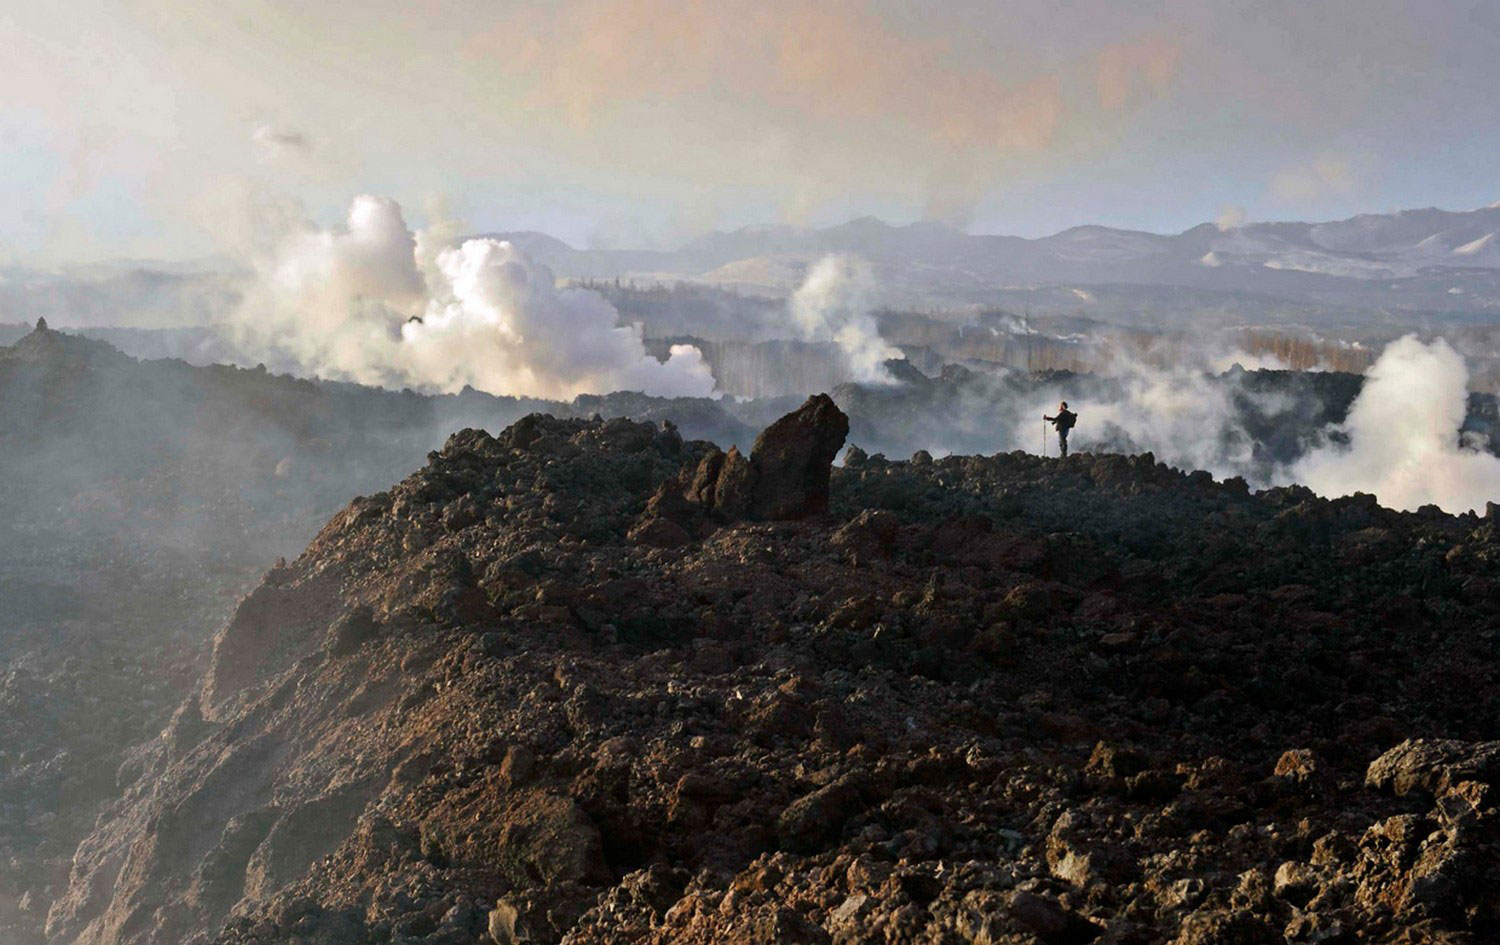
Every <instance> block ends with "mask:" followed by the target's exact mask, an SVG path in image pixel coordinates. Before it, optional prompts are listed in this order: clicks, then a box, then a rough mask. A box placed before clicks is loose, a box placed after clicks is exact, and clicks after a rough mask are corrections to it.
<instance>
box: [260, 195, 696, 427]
mask: <svg viewBox="0 0 1500 945" xmlns="http://www.w3.org/2000/svg"><path fill="white" fill-rule="evenodd" d="M441 242H442V241H441V240H440V239H435V238H434V237H433V235H432V234H423V235H421V236H419V235H418V234H415V233H413V232H412V231H411V229H410V228H409V227H408V226H407V224H406V221H405V219H404V218H403V216H402V213H401V207H400V206H399V205H398V204H397V203H396V202H395V201H393V200H390V199H389V198H385V197H375V196H368V195H367V196H361V197H358V198H356V199H355V200H354V203H353V206H352V207H351V208H350V211H349V218H348V221H347V223H346V225H345V227H343V228H341V229H338V230H317V229H306V230H304V231H302V232H299V233H297V234H295V235H294V236H292V237H291V238H289V239H287V240H285V241H284V242H283V243H282V244H281V246H280V248H279V250H278V251H277V252H276V253H275V254H274V257H273V258H272V259H271V260H270V261H269V262H268V263H266V264H264V265H263V266H262V267H261V271H260V280H259V285H258V286H257V289H256V290H255V291H254V292H252V293H251V295H250V297H249V298H247V301H246V304H245V306H244V307H243V309H242V310H241V312H240V313H239V318H238V319H237V321H236V327H237V329H238V332H239V334H240V340H241V341H242V343H245V344H246V345H247V346H248V347H250V348H252V349H260V350H263V351H267V352H274V353H278V354H283V355H288V356H290V357H291V358H293V359H295V360H296V361H297V362H298V364H299V365H300V366H301V367H302V368H303V369H304V370H305V371H307V372H309V373H313V374H317V375H320V376H324V377H330V378H336V379H341V380H353V381H359V382H361V383H369V384H382V385H387V386H393V385H398V384H400V385H409V386H414V387H421V388H428V389H438V390H444V391H454V390H457V389H459V388H461V387H463V386H464V385H466V384H467V385H471V386H473V387H475V388H478V389H480V390H485V391H488V392H490V393H495V394H509V395H514V396H532V397H549V398H563V399H566V398H571V397H575V396H577V395H578V394H581V393H608V392H610V391H615V390H636V391H642V392H644V393H647V394H655V395H659V396H663V397H676V396H707V395H708V394H710V393H712V392H713V389H714V380H713V375H712V374H711V373H710V371H709V368H708V365H707V363H706V362H705V361H704V360H703V357H702V354H701V353H700V352H699V351H698V349H697V348H695V347H692V346H689V345H675V346H673V347H672V349H671V352H670V356H669V357H668V358H667V360H666V361H659V360H657V359H656V358H654V357H652V356H651V355H650V354H648V353H647V352H646V349H645V346H644V344H643V342H642V338H641V333H640V330H639V329H638V328H636V327H635V326H632V325H621V324H620V322H619V313H618V312H617V311H615V308H614V307H613V306H612V305H610V304H609V302H608V301H606V300H605V299H604V298H603V297H602V296H600V295H599V294H598V293H596V292H592V291H589V290H586V289H561V290H560V289H558V288H557V286H556V282H555V279H554V277H553V274H552V272H551V270H549V269H548V268H547V267H546V266H543V265H540V264H537V263H535V262H533V261H531V260H530V259H529V258H527V256H526V255H525V254H524V253H522V252H521V251H520V250H518V249H516V248H515V247H514V246H511V245H510V244H509V243H505V242H500V241H497V240H489V239H480V240H468V241H466V242H465V243H464V244H463V245H462V246H459V247H457V248H453V249H441V250H437V249H435V245H434V244H437V243H441ZM424 274H425V276H424Z"/></svg>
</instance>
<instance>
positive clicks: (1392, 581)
mask: <svg viewBox="0 0 1500 945" xmlns="http://www.w3.org/2000/svg"><path fill="white" fill-rule="evenodd" d="M830 435H831V434H830ZM839 438H840V439H841V438H842V434H841V433H840V434H839ZM808 441H809V442H810V443H811V446H810V448H811V449H812V451H813V452H816V450H817V448H822V447H825V446H826V445H827V437H826V436H820V437H811V438H808ZM811 441H816V442H811ZM783 445H784V444H783ZM711 450H712V448H711V447H709V446H708V444H705V443H686V444H685V443H683V442H682V441H681V440H680V439H679V438H678V437H677V436H676V435H675V434H674V433H672V432H670V431H666V432H663V431H658V429H657V428H656V427H655V426H653V425H650V424H636V423H632V422H629V421H608V422H588V421H581V420H555V419H552V418H550V417H531V418H527V419H526V420H523V421H521V422H520V423H518V424H516V425H515V426H513V427H511V428H510V429H509V430H507V431H506V432H505V433H503V434H501V435H500V436H499V437H497V438H491V437H490V436H488V435H487V434H484V433H482V432H478V431H465V432H463V433H460V434H457V435H455V436H454V437H453V438H452V439H451V440H450V441H449V442H448V444H447V446H446V447H445V448H444V449H443V450H442V451H441V452H440V453H434V454H432V455H431V457H430V462H429V464H428V466H427V467H426V468H425V469H423V470H421V471H420V472H418V473H416V474H415V475H413V476H411V477H410V478H408V479H407V480H406V481H404V482H402V483H401V484H400V485H398V486H396V487H395V488H394V489H392V490H391V491H389V492H386V493H381V494H378V495H375V496H370V497H367V498H360V499H357V500H355V501H354V502H353V503H351V504H350V506H349V507H348V508H347V509H346V510H344V511H343V512H341V513H340V514H339V515H337V516H336V517H335V518H334V519H333V520H332V521H331V522H330V523H329V524H328V526H327V527H326V528H325V529H324V530H323V532H322V533H321V534H320V535H319V536H318V538H317V539H316V540H315V541H314V542H313V543H312V545H311V546H309V548H308V549H307V551H306V553H305V554H303V556H302V557H301V558H299V559H298V560H297V561H295V562H294V563H292V564H291V565H289V566H286V567H284V568H278V569H276V570H273V571H272V572H271V573H269V574H268V575H267V576H266V577H265V579H264V580H263V582H262V583H261V585H260V587H258V588H257V589H256V590H255V591H254V592H253V593H252V594H251V595H250V596H249V597H248V598H246V600H245V601H244V602H243V603H242V604H241V606H240V608H239V611H238V613H237V615H236V616H235V618H234V619H233V620H232V621H231V622H230V624H229V625H228V626H227V627H226V629H225V630H224V631H223V632H222V633H221V635H220V637H219V639H218V641H217V645H216V649H215V655H214V660H213V665H212V667H211V668H210V670H209V672H208V673H207V675H206V677H205V680H204V684H203V687H202V691H201V698H197V699H194V700H192V701H191V702H190V703H189V704H188V705H186V706H184V707H183V709H181V710H180V711H179V713H178V715H177V716H176V717H175V718H174V720H173V722H172V724H171V725H170V726H169V727H168V729H167V730H166V731H165V732H164V733H163V734H162V736H161V737H160V738H159V739H157V740H156V741H154V742H152V743H151V744H149V745H148V746H146V747H144V748H143V749H141V750H139V751H138V752H136V753H135V754H134V755H133V757H132V758H131V760H130V761H129V762H128V763H127V765H126V767H125V769H124V770H122V772H121V780H122V781H123V782H125V783H127V784H128V785H129V786H128V788H126V789H125V792H124V796H123V797H122V798H121V799H120V800H119V801H118V802H117V803H115V804H114V805H113V806H112V807H111V808H110V809H108V810H107V811H106V812H105V813H104V815H103V816H101V818H100V820H99V822H98V825H97V827H96V829H95V831H94V833H93V834H92V835H91V836H90V837H89V838H87V839H86V840H85V841H84V843H83V844H82V845H81V846H80V847H79V850H78V853H77V855H76V857H75V860H74V865H73V871H72V876H71V882H70V886H69V888H68V890H67V891H66V893H64V894H62V895H61V896H60V897H59V898H58V899H57V901H56V903H55V904H54V906H53V908H52V912H51V916H50V919H49V924H48V932H49V936H50V938H51V939H52V940H54V941H58V942H82V943H98V945H104V943H110V945H114V943H120V945H123V943H145V942H159V943H174V945H175V943H180V942H209V941H215V942H221V943H226V945H227V943H236V945H240V943H252V942H282V943H290V942H302V943H351V945H352V943H364V942H392V943H396V942H400V943H414V942H422V943H452V945H458V943H472V942H487V941H491V940H496V941H500V942H510V941H518V942H520V941H531V942H552V941H558V940H563V941H567V942H573V943H583V942H620V943H623V942H701V943H710V942H713V943H723V942H729V943H741V942H743V943H749V942H766V943H770V942H807V943H822V942H856V941H858V942H864V941H875V942H892V943H895V942H902V943H904V942H913V943H918V942H920V943H950V942H951V943H959V942H973V943H1035V942H1045V943H1070V942H1080V943H1081V942H1090V941H1094V942H1110V943H1126V942H1140V943H1149V942H1175V943H1178V945H1209V943H1216V945H1217V943H1225V945H1230V943H1259V942H1279V941H1283V940H1289V941H1293V942H1389V943H1398V942H1400V943H1420V942H1455V943H1457V942H1464V943H1482V942H1489V941H1495V940H1496V937H1497V936H1500V898H1497V895H1496V893H1495V890H1496V888H1497V885H1496V883H1497V881H1500V869H1497V858H1496V852H1497V840H1500V831H1497V828H1496V824H1497V822H1500V812H1497V810H1496V797H1497V795H1496V791H1497V789H1500V744H1497V743H1494V742H1490V743H1485V742H1483V741H1481V740H1482V739H1484V738H1486V737H1493V736H1494V735H1495V733H1496V731H1497V724H1496V723H1497V716H1500V699H1497V696H1500V691H1497V685H1496V673H1495V658H1496V645H1497V641H1500V637H1497V630H1500V604H1497V598H1496V595H1495V587H1496V584H1495V579H1496V577H1497V555H1500V544H1497V542H1496V526H1497V523H1496V521H1495V518H1494V516H1493V515H1492V516H1490V517H1489V518H1485V519H1480V518H1477V517H1474V516H1464V517H1450V516H1445V515H1443V514H1441V513H1438V512H1436V511H1435V510H1431V511H1430V512H1424V513H1419V514H1400V513H1395V512H1390V511H1388V510H1384V509H1381V508H1379V507H1378V506H1376V505H1375V504H1374V502H1373V501H1371V500H1369V499H1368V498H1364V497H1356V498H1353V499H1345V500H1338V501H1325V500H1321V499H1317V498H1315V497H1313V496H1312V495H1311V494H1310V493H1308V492H1306V491H1305V490H1301V489H1284V490H1274V491H1272V492H1268V493H1262V494H1260V495H1250V494H1249V493H1248V492H1247V490H1245V489H1244V488H1243V484H1242V483H1236V482H1233V481H1231V482H1230V483H1226V484H1215V483H1213V482H1212V481H1211V480H1210V479H1209V478H1208V477H1207V476H1205V475H1203V474H1195V475H1184V474H1181V473H1178V472H1176V471H1173V470H1170V469H1167V468H1166V467H1163V466H1160V465H1157V464H1156V463H1154V461H1153V460H1152V459H1151V457H1150V456H1149V455H1148V456H1143V457H1135V458H1129V457H1123V456H1113V455H1101V456H1091V455H1075V456H1073V457H1070V458H1069V459H1067V460H1065V461H1057V460H1045V459H1038V458H1036V457H1030V456H1024V455H1020V454H1014V455H1000V456H995V457H991V458H985V457H950V458H948V459H944V460H938V461H933V460H931V459H930V458H929V457H926V456H925V455H923V454H919V455H918V456H917V457H915V458H914V459H913V461H912V462H910V463H906V462H902V463H890V462H886V461H883V460H880V459H878V458H869V457H864V456H862V455H860V454H858V453H853V455H851V456H850V457H849V460H848V465H846V466H845V467H844V468H842V469H838V470H835V471H834V473H833V477H832V488H831V500H832V507H831V510H830V512H829V513H828V514H826V515H823V516H816V517H813V518H809V519H804V520H800V521H784V522H753V521H743V520H735V519H734V518H733V515H732V514H726V511H725V510H729V512H730V513H732V512H733V511H734V510H736V509H739V508H745V507H754V503H753V502H749V503H747V502H746V501H745V500H746V496H745V495H744V494H743V492H740V493H736V491H735V488H738V487H735V488H728V489H727V490H726V489H725V488H720V486H723V485H724V484H725V482H726V481H727V480H725V478H724V477H725V476H726V475H727V474H726V473H724V472H723V470H727V469H730V468H731V467H734V464H735V461H733V460H724V459H722V458H720V459H718V460H710V461H709V462H708V463H706V464H701V465H703V466H704V468H712V469H717V470H720V473H719V476H720V478H719V480H718V484H717V485H715V487H714V488H712V489H707V490H705V489H704V488H702V486H703V485H704V483H703V482H701V481H699V480H701V479H702V478H703V477H702V476H701V475H697V476H696V477H695V471H698V472H701V470H700V469H699V467H700V461H701V460H702V459H703V458H704V457H705V456H706V455H709V454H710V452H711ZM774 452H775V451H774V450H766V451H765V454H766V455H770V454H772V453H774ZM851 452H852V451H851ZM761 455H762V451H761V450H759V449H758V450H757V451H756V454H755V455H753V456H752V457H751V460H750V463H749V466H748V468H750V469H752V470H755V469H758V470H759V471H760V475H761V476H762V478H763V479H764V477H765V476H767V475H769V474H768V473H767V472H766V469H765V467H764V464H760V465H757V462H758V460H759V458H760V456H761ZM741 462H742V461H741ZM740 474H743V470H741V473H740ZM737 475H739V474H737ZM679 476H680V483H679V485H677V486H676V487H674V486H672V485H671V484H670V483H669V484H668V485H667V486H666V487H664V488H663V487H662V484H663V483H664V482H668V481H669V480H671V479H672V477H679ZM710 478H712V477H710ZM735 481H736V482H738V481H739V480H735ZM785 484H786V483H785V481H783V482H781V483H779V485H781V486H785ZM709 485H714V483H712V482H710V483H709ZM751 486H752V491H753V490H754V489H756V488H760V487H759V486H756V485H755V484H754V483H753V482H752V484H751ZM684 492H686V493H687V497H686V498H685V497H684V496H683V493H684ZM726 494H727V495H728V500H726V501H723V502H720V501H718V500H719V499H720V498H723V497H724V496H726ZM710 495H711V496H714V497H715V498H714V500H713V502H714V503H715V504H716V505H717V508H716V509H706V508H705V504H706V503H707V501H708V500H706V499H705V497H706V496H710ZM736 495H738V499H736ZM752 498H753V497H752ZM694 500H696V501H694ZM813 504H814V505H815V504H816V503H813ZM715 516H718V517H717V518H716V517H715ZM630 536H634V537H630ZM1407 739H1422V741H1414V742H1410V743H1408V742H1407V741H1406V740H1407ZM1377 759H1378V760H1377ZM1372 762H1374V764H1372Z"/></svg>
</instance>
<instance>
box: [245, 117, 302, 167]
mask: <svg viewBox="0 0 1500 945" xmlns="http://www.w3.org/2000/svg"><path fill="white" fill-rule="evenodd" d="M250 141H251V142H252V143H253V144H254V145H255V149H256V155H257V157H258V158H259V159H260V160H261V161H266V162H274V161H284V160H287V159H289V158H306V157H309V156H310V155H311V154H312V153H313V146H312V141H311V139H309V138H308V137H307V135H305V134H303V133H302V132H300V131H294V130H292V129H290V128H279V127H277V126H275V125H257V126H256V128H255V130H254V131H252V132H251V133H250Z"/></svg>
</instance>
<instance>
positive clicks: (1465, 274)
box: [485, 206, 1500, 310]
mask: <svg viewBox="0 0 1500 945" xmlns="http://www.w3.org/2000/svg"><path fill="white" fill-rule="evenodd" d="M485 235H488V236H493V237H496V238H502V239H509V240H511V241H512V242H515V243H517V244H518V245H520V246H521V247H522V248H524V249H525V250H526V251H527V252H528V253H530V254H531V255H533V256H534V257H536V258H537V259H539V260H541V261H542V262H545V263H546V264H547V265H549V266H551V267H552V269H553V270H554V271H555V272H556V273H557V274H558V275H559V276H561V277H564V278H573V279H600V278H606V279H607V278H614V277H622V278H623V277H631V278H644V279H653V278H654V279H672V278H678V279H688V280H693V281H700V282H706V283H710V284H715V285H721V286H727V287H737V288H744V289H749V290H756V291H764V292H768V293H783V292H785V291H787V290H789V289H790V288H792V287H794V286H795V285H796V284H797V282H798V280H799V279H800V278H801V277H802V276H803V274H804V273H805V270H806V267H807V265H808V264H810V263H811V262H812V261H814V260H816V259H817V258H819V257H821V256H824V255H827V254H829V253H849V254H853V255H857V256H860V257H863V258H865V259H866V260H868V261H869V262H870V263H871V264H872V265H874V266H875V267H876V270H877V273H878V274H879V275H880V277H881V279H882V283H883V284H885V285H888V286H890V287H892V288H894V289H896V290H897V291H907V292H910V293H911V294H912V295H925V294H931V293H936V294H938V295H940V296H941V295H954V294H957V295H959V296H962V295H965V294H969V295H983V294H984V293H985V292H987V291H994V290H1001V289H1007V288H1014V287H1018V286H1028V285H1030V286H1034V285H1038V284H1049V283H1050V284H1055V283H1062V284H1083V285H1104V284H1124V285H1138V286H1185V287H1191V288H1197V289H1209V290H1219V291H1227V292H1250V293H1255V294H1263V295H1278V296H1286V297H1291V298H1296V297H1303V296H1307V295H1309V294H1316V293H1324V292H1328V291H1335V292H1336V291H1339V290H1346V291H1353V292H1366V291H1369V290H1370V289H1371V288H1372V286H1373V284H1374V283H1389V282H1391V281H1400V280H1436V282H1434V284H1433V285H1432V286H1431V287H1430V292H1429V293H1428V294H1427V295H1426V296H1424V299H1425V302H1424V304H1426V306H1427V307H1429V308H1431V307H1433V305H1434V304H1436V303H1441V304H1442V306H1443V307H1445V308H1452V307H1456V308H1460V309H1470V310H1471V309H1473V308H1475V307H1479V308H1495V307H1497V306H1500V293H1497V291H1496V278H1495V274H1496V272H1497V271H1500V207H1496V206H1490V207H1482V208H1480V209H1477V210H1466V211H1450V210H1438V209H1435V208H1427V209H1420V210H1401V211H1396V212H1393V213H1386V214H1361V215H1358V216H1354V217H1350V218H1348V219H1345V220H1335V221H1328V222H1321V223H1304V222H1266V223H1249V224H1245V225H1243V226H1238V227H1233V228H1223V229H1221V228H1220V227H1219V226H1217V225H1215V224H1212V223H1204V224H1200V225H1198V226H1195V227H1192V228H1191V229H1188V230H1185V231H1183V232H1181V233H1176V234H1158V233H1147V232H1142V231H1137V230H1122V229H1115V228H1112V227H1106V226H1077V227H1072V228H1070V229H1066V230H1063V231H1061V232H1059V233H1056V234H1053V235H1051V236H1046V237H1041V238H1037V239H1026V238H1023V237H1019V236H997V235H973V234H968V233H964V232H962V231H960V230H957V229H954V228H953V227H950V226H947V225H945V224H942V223H931V222H919V223H910V224H905V225H892V224H888V223H885V222H883V221H881V220H878V219H875V218H873V217H860V218H858V219H854V220H850V221H849V222H847V223H842V224H839V225H837V226H830V227H825V228H810V227H800V226H792V225H774V226H751V227H744V228H741V229H737V230H731V231H716V232H712V233H707V234H705V235H703V236H700V237H697V238H695V239H693V240H690V241H689V242H687V243H685V244H684V245H682V246H681V247H680V248H678V249H676V250H672V251H645V250H608V249H575V248H573V247H571V246H569V245H568V244H567V243H564V242H563V241H561V240H558V239H556V238H553V237H550V236H547V235H545V234H541V233H534V232H518V233H492V234H485ZM1438 282H1440V283H1442V284H1441V285H1438V284H1437V283H1438ZM1406 288H1410V287H1409V286H1407V287H1406ZM1474 293H1477V294H1478V295H1479V299H1477V300H1476V299H1460V298H1456V297H1458V296H1465V295H1471V294H1474ZM1442 294H1447V295H1451V296H1455V298H1452V299H1443V298H1440V297H1439V296H1441V295H1442ZM1362 304H1368V303H1367V302H1366V303H1362Z"/></svg>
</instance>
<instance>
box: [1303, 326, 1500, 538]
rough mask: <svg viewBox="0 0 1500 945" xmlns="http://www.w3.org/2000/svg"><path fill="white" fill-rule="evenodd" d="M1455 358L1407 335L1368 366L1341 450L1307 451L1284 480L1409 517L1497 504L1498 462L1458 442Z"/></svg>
mask: <svg viewBox="0 0 1500 945" xmlns="http://www.w3.org/2000/svg"><path fill="white" fill-rule="evenodd" d="M1468 380H1469V372H1468V369H1467V367H1465V365H1464V360H1463V357H1462V356H1460V355H1459V354H1458V352H1456V351H1454V350H1453V348H1452V347H1450V346H1449V345H1448V343H1447V342H1446V341H1444V340H1442V339H1438V340H1437V341H1434V342H1433V343H1432V344H1423V343H1422V342H1421V341H1420V340H1418V339H1417V338H1416V337H1415V336H1412V335H1407V336H1406V337H1404V338H1401V339H1399V340H1397V341H1393V342H1391V344H1390V345H1388V346H1387V347H1386V349H1385V351H1384V353H1382V354H1381V356H1380V358H1379V360H1377V361H1376V362H1375V363H1374V365H1372V366H1371V367H1370V370H1369V373H1368V374H1367V375H1366V377H1365V385H1364V387H1363V388H1362V389H1361V390H1360V393H1359V396H1358V397H1357V398H1355V401H1354V404H1353V405H1352V406H1351V407H1350V408H1349V415H1348V417H1346V418H1345V420H1344V423H1343V425H1342V428H1341V430H1342V432H1343V433H1344V434H1346V435H1347V436H1348V445H1347V446H1328V447H1325V448H1323V449H1320V450H1317V451H1314V452H1312V453H1310V454H1308V455H1307V456H1305V457H1303V458H1302V460H1300V461H1299V462H1297V463H1296V464H1294V465H1293V466H1292V468H1291V469H1290V470H1289V475H1290V478H1291V479H1292V480H1294V481H1296V482H1300V483H1303V484H1305V485H1306V486H1308V488H1310V489H1312V490H1313V491H1315V492H1318V493H1321V494H1323V495H1348V494H1349V493H1352V492H1368V493H1372V494H1374V495H1375V497H1376V498H1378V499H1379V500H1380V502H1381V504H1382V505H1387V506H1390V507H1392V508H1398V509H1406V510H1408V511H1409V510H1412V509H1416V508H1418V507H1419V506H1422V505H1425V504H1428V503H1432V504H1435V505H1438V506H1441V507H1442V508H1443V509H1445V510H1447V511H1449V512H1465V511H1469V510H1478V511H1483V510H1484V507H1485V503H1486V502H1492V501H1500V458H1497V457H1495V456H1493V455H1491V454H1489V453H1487V452H1481V451H1480V450H1479V449H1478V448H1476V447H1480V446H1482V445H1483V444H1478V443H1465V442H1463V441H1462V440H1461V439H1460V435H1459V428H1460V427H1461V426H1462V425H1463V421H1464V414H1465V411H1466V409H1467V404H1468Z"/></svg>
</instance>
